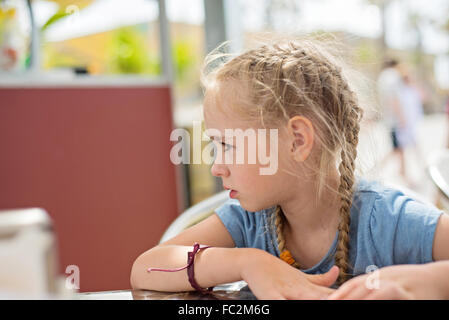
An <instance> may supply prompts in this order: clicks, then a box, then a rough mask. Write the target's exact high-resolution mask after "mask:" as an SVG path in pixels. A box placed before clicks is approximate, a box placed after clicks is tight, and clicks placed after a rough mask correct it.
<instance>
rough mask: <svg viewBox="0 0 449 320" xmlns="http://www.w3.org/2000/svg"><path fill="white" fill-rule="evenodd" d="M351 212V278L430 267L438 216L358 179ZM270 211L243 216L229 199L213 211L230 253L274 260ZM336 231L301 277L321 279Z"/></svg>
mask: <svg viewBox="0 0 449 320" xmlns="http://www.w3.org/2000/svg"><path fill="white" fill-rule="evenodd" d="M355 189H356V190H355V192H354V196H353V203H352V206H351V224H350V230H349V239H350V240H349V260H350V265H351V267H352V269H351V270H349V273H350V274H352V275H353V276H356V275H359V274H363V273H367V272H369V271H373V270H374V269H376V267H377V268H381V267H385V266H389V265H396V264H422V263H427V262H431V261H433V259H432V247H433V239H434V234H435V228H436V226H437V223H438V219H439V217H440V215H441V214H442V213H443V212H442V211H440V210H437V209H436V208H435V207H434V206H432V205H429V204H423V203H421V202H419V201H417V200H413V199H411V198H410V197H407V196H405V195H404V194H403V193H402V192H400V191H398V190H395V189H391V188H386V187H383V186H382V185H381V184H379V183H377V182H374V181H367V180H364V179H359V180H358V183H357V184H356V187H355ZM274 209H275V207H272V208H268V209H265V210H261V211H258V212H248V211H246V210H245V209H243V208H242V207H241V206H240V203H239V201H238V200H235V199H230V200H228V201H227V202H226V203H225V204H223V205H222V206H220V207H219V208H218V209H216V210H215V212H216V213H217V215H218V217H219V218H220V219H221V221H222V222H223V224H224V225H225V227H226V229H227V230H228V231H229V233H230V235H231V236H232V239H233V240H234V242H235V246H236V247H241V248H258V249H262V250H265V251H267V252H269V253H271V254H273V255H275V256H277V257H279V254H280V253H279V249H278V245H277V237H276V232H275V228H274V227H273V219H272V218H273V217H274V216H273V213H274ZM337 239H338V231H337V234H336V235H335V239H334V241H333V243H332V246H331V248H330V249H329V251H328V253H327V254H326V256H324V257H323V258H322V259H321V261H320V262H319V263H317V264H316V265H315V266H313V267H312V268H309V269H305V270H304V269H303V270H302V271H303V272H306V273H309V274H317V273H325V272H327V271H329V270H330V268H331V267H332V266H333V265H334V263H335V261H334V256H335V252H336V248H337Z"/></svg>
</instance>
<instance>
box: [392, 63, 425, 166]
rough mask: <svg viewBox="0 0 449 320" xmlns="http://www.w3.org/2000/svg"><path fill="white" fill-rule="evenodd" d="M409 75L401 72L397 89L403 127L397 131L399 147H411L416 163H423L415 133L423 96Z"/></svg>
mask: <svg viewBox="0 0 449 320" xmlns="http://www.w3.org/2000/svg"><path fill="white" fill-rule="evenodd" d="M421 92H422V91H421V90H420V89H419V87H418V85H417V84H416V83H414V82H413V81H412V80H411V78H410V75H409V74H408V73H406V72H404V71H403V75H402V83H401V86H400V89H399V102H400V105H401V107H402V108H403V115H404V118H405V126H404V127H402V128H399V129H398V130H397V139H398V143H399V145H400V146H401V147H402V148H403V149H404V148H408V147H411V148H412V149H413V151H414V152H415V155H416V156H417V160H418V163H425V160H424V157H423V156H422V154H421V151H420V150H419V148H418V143H417V132H418V127H419V124H420V122H421V120H422V117H423V100H424V97H423V94H422V93H421Z"/></svg>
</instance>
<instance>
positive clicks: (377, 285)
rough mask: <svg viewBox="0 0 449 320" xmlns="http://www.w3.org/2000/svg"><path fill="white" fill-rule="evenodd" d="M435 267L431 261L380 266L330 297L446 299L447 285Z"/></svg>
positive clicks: (352, 298) (342, 287) (357, 298)
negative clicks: (420, 263)
mask: <svg viewBox="0 0 449 320" xmlns="http://www.w3.org/2000/svg"><path fill="white" fill-rule="evenodd" d="M432 268H433V264H432V263H430V264H424V265H396V266H390V267H385V268H381V269H378V270H376V271H374V272H372V273H370V274H365V275H361V276H358V277H355V278H353V279H351V280H349V281H347V282H345V283H344V284H343V285H342V286H341V287H340V288H338V290H336V291H335V292H334V293H332V294H331V295H330V296H329V297H328V299H330V300H337V299H343V300H359V299H363V300H371V299H383V300H386V299H392V300H403V299H420V300H421V299H444V294H445V292H446V291H447V288H445V287H444V285H442V284H441V278H440V277H441V275H439V274H438V272H434V271H437V270H433V269H432ZM446 272H447V271H446ZM443 277H445V275H444V274H443ZM446 277H447V274H446Z"/></svg>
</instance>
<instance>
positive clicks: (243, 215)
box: [215, 199, 276, 255]
mask: <svg viewBox="0 0 449 320" xmlns="http://www.w3.org/2000/svg"><path fill="white" fill-rule="evenodd" d="M271 210H272V208H271V209H266V210H262V211H258V212H250V211H246V210H245V209H244V208H242V207H241V206H240V202H239V201H238V200H236V199H229V200H228V201H226V202H225V203H224V204H223V205H222V206H220V207H219V208H217V209H216V210H215V212H216V214H217V215H218V217H219V218H220V219H221V221H222V222H223V224H224V225H225V227H226V229H227V230H228V232H229V234H230V235H231V237H232V239H233V240H234V243H235V246H236V247H238V248H258V249H262V250H265V251H267V252H270V253H271V254H274V255H276V248H275V240H274V237H273V234H272V229H271V228H270V227H269V224H268V222H267V213H268V212H271Z"/></svg>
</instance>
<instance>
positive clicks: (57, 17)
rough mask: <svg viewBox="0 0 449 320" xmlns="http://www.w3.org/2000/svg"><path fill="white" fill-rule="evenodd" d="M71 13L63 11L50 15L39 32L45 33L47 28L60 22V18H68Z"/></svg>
mask: <svg viewBox="0 0 449 320" xmlns="http://www.w3.org/2000/svg"><path fill="white" fill-rule="evenodd" d="M71 14H72V13H69V12H65V11H58V12H56V13H55V14H54V15H52V16H51V17H50V18H49V19H48V20H47V22H45V24H44V25H43V26H42V28H41V31H45V30H46V29H47V28H48V27H49V26H51V25H52V24H53V23H55V22H56V21H59V20H61V19H62V18H65V17H67V16H70V15H71Z"/></svg>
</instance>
